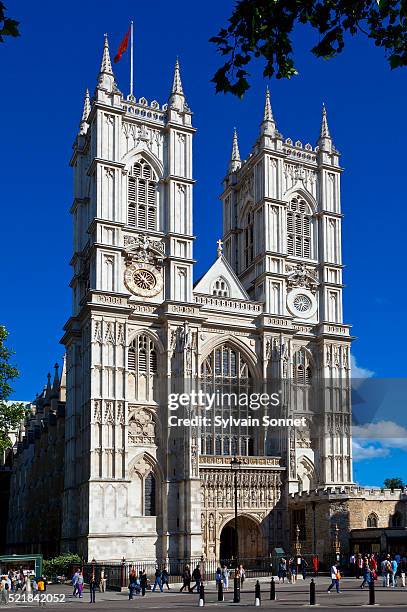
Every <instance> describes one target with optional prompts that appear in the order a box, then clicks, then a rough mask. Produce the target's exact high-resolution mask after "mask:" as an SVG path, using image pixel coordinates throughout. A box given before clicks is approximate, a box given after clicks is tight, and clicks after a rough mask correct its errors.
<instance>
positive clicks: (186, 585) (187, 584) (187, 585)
mask: <svg viewBox="0 0 407 612" xmlns="http://www.w3.org/2000/svg"><path fill="white" fill-rule="evenodd" d="M184 589H187V590H188V593H190V592H191V571H190V569H189V565H186V566H185V568H184V571H183V573H182V587H181V588H180V590H179V592H180V593H182V591H183V590H184Z"/></svg>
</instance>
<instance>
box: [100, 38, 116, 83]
mask: <svg viewBox="0 0 407 612" xmlns="http://www.w3.org/2000/svg"><path fill="white" fill-rule="evenodd" d="M103 72H105V73H106V74H113V69H112V63H111V61H110V53H109V41H108V39H107V34H105V42H104V45H103V55H102V63H101V64H100V70H99V73H100V74H101V73H103Z"/></svg>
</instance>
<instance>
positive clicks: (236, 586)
mask: <svg viewBox="0 0 407 612" xmlns="http://www.w3.org/2000/svg"><path fill="white" fill-rule="evenodd" d="M239 602H240V577H238V576H237V575H235V577H234V579H233V603H239Z"/></svg>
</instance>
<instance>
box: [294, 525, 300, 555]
mask: <svg viewBox="0 0 407 612" xmlns="http://www.w3.org/2000/svg"><path fill="white" fill-rule="evenodd" d="M300 533H301V529H300V526H299V525H298V524H297V526H296V528H295V552H296V555H297V557H300V556H301V544H300Z"/></svg>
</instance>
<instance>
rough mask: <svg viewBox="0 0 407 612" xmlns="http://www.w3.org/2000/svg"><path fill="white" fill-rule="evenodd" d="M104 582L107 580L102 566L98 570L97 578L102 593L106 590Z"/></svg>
mask: <svg viewBox="0 0 407 612" xmlns="http://www.w3.org/2000/svg"><path fill="white" fill-rule="evenodd" d="M106 582H107V579H106V577H105V568H104V567H102V569H101V570H100V580H99V591H100V592H101V593H104V592H105V591H106Z"/></svg>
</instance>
